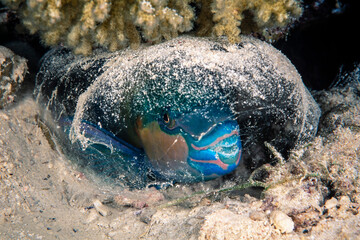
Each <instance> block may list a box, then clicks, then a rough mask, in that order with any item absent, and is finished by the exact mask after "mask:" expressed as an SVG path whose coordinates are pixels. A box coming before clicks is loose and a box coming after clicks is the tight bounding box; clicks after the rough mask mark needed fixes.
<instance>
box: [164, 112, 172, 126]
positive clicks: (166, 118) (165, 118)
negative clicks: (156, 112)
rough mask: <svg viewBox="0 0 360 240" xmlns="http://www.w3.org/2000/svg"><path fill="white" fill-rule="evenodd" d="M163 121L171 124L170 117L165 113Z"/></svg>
mask: <svg viewBox="0 0 360 240" xmlns="http://www.w3.org/2000/svg"><path fill="white" fill-rule="evenodd" d="M163 120H164V122H165V123H166V124H167V123H169V122H170V117H169V114H168V113H164V116H163Z"/></svg>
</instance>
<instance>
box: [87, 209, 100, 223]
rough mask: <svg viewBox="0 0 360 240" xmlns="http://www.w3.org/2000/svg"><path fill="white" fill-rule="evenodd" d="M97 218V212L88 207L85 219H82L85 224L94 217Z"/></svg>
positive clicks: (93, 219) (90, 221)
mask: <svg viewBox="0 0 360 240" xmlns="http://www.w3.org/2000/svg"><path fill="white" fill-rule="evenodd" d="M98 218H99V213H98V212H97V211H96V210H95V209H90V211H89V215H88V216H87V218H86V220H85V221H84V223H85V224H89V223H92V222H93V221H95V220H96V219H98Z"/></svg>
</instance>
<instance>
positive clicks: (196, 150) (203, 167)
mask: <svg viewBox="0 0 360 240" xmlns="http://www.w3.org/2000/svg"><path fill="white" fill-rule="evenodd" d="M190 146H191V148H189V158H188V160H189V164H190V165H191V166H192V167H194V168H195V169H197V170H199V171H200V172H202V173H203V174H204V175H212V174H216V175H224V174H227V173H229V172H231V171H232V170H234V169H235V168H236V166H237V165H238V164H239V162H240V159H241V140H240V130H239V126H238V124H237V122H236V121H230V120H229V121H225V122H221V123H219V124H217V125H216V126H215V127H214V128H213V129H212V130H211V131H210V132H209V133H208V134H206V135H205V136H203V137H202V138H201V139H200V140H198V141H195V142H193V143H191V144H190Z"/></svg>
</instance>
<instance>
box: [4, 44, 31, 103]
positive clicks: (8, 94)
mask: <svg viewBox="0 0 360 240" xmlns="http://www.w3.org/2000/svg"><path fill="white" fill-rule="evenodd" d="M27 70H28V66H27V61H26V59H25V58H22V57H20V56H17V55H15V54H14V53H13V52H12V51H11V50H9V49H8V48H6V47H3V46H0V109H1V108H3V107H4V106H6V105H7V104H9V103H11V102H12V101H14V98H15V95H16V93H17V91H19V89H20V87H21V84H22V82H23V81H24V78H25V75H26V73H27Z"/></svg>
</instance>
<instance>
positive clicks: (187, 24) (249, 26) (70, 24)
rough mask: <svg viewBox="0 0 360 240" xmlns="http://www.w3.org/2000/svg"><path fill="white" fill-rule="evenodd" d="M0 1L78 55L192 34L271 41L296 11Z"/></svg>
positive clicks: (117, 1) (265, 5)
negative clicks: (253, 36) (247, 36)
mask: <svg viewBox="0 0 360 240" xmlns="http://www.w3.org/2000/svg"><path fill="white" fill-rule="evenodd" d="M0 1H1V2H2V3H3V4H5V5H6V6H8V7H10V8H11V9H13V10H15V11H16V12H17V13H18V15H19V17H20V19H21V20H22V22H23V24H24V25H25V26H26V27H27V28H28V30H29V31H30V33H31V34H34V33H39V34H40V36H41V38H42V40H43V42H44V43H45V44H46V45H48V46H53V45H57V44H63V45H66V46H67V47H70V48H71V49H73V50H74V52H75V53H77V54H83V55H88V54H90V53H91V52H92V49H93V48H95V47H98V46H101V47H105V48H107V49H109V50H110V51H116V50H119V49H122V48H124V47H127V46H129V45H130V46H131V47H133V48H136V47H138V45H139V44H140V42H141V39H143V40H144V41H147V42H151V43H157V42H160V41H161V40H163V39H166V40H169V39H171V38H174V37H176V36H178V34H179V33H183V32H189V31H192V30H195V31H196V32H197V33H198V35H200V36H209V35H215V36H222V35H225V36H227V37H228V39H229V41H230V42H232V43H234V42H237V41H239V34H240V33H241V32H243V33H257V34H260V35H262V36H264V37H265V39H267V40H274V39H276V38H277V37H278V36H277V35H276V34H275V32H279V29H280V32H284V31H285V27H286V26H288V25H289V24H291V23H292V22H293V21H294V20H296V19H297V18H298V17H300V15H301V13H302V8H301V6H300V4H299V2H298V1H297V0H212V1H208V0H149V1H144V0H92V1H88V0H28V1H25V0H0ZM194 26H196V27H194ZM275 29H276V30H275ZM281 29H283V30H281Z"/></svg>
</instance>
